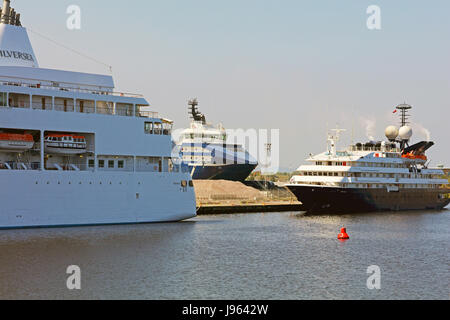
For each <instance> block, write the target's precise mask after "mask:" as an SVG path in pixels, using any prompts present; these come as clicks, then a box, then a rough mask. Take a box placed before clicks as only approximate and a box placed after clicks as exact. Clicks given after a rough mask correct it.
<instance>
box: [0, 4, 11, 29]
mask: <svg viewBox="0 0 450 320" xmlns="http://www.w3.org/2000/svg"><path fill="white" fill-rule="evenodd" d="M9 9H10V0H3V8H2V16H1V19H0V22H1V23H5V24H9Z"/></svg>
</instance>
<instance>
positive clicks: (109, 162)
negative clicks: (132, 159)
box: [108, 160, 114, 169]
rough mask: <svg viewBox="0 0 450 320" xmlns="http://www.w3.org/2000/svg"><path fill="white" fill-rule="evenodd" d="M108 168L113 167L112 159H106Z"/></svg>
mask: <svg viewBox="0 0 450 320" xmlns="http://www.w3.org/2000/svg"><path fill="white" fill-rule="evenodd" d="M108 168H110V169H112V168H114V160H109V161H108Z"/></svg>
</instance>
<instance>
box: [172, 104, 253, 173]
mask: <svg viewBox="0 0 450 320" xmlns="http://www.w3.org/2000/svg"><path fill="white" fill-rule="evenodd" d="M197 106H198V101H197V99H192V100H190V101H189V113H190V115H191V117H192V121H191V125H190V128H189V129H185V130H184V131H183V132H182V134H181V139H180V141H178V143H177V148H176V149H178V152H179V156H180V158H181V160H182V165H183V167H184V168H187V170H188V171H189V172H190V173H191V176H192V178H193V179H195V180H230V181H244V180H245V179H247V177H248V176H249V175H250V173H251V172H252V171H253V170H254V169H255V168H256V167H257V166H258V162H257V161H256V160H255V159H254V158H253V157H252V156H251V155H250V154H249V153H248V152H247V151H246V150H245V149H244V147H243V146H242V145H239V144H228V143H227V133H226V130H225V128H224V127H223V126H222V125H221V124H219V125H218V126H217V127H214V126H213V125H211V124H208V123H207V122H206V117H205V115H204V114H202V113H200V112H199V110H198V109H197Z"/></svg>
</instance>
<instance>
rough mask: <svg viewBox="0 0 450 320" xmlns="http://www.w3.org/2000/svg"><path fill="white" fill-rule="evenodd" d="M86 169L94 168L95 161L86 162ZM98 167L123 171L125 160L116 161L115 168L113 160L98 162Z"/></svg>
mask: <svg viewBox="0 0 450 320" xmlns="http://www.w3.org/2000/svg"><path fill="white" fill-rule="evenodd" d="M88 167H89V168H94V167H95V160H93V159H90V160H89V161H88ZM98 167H99V168H108V169H114V168H118V169H123V168H125V160H117V166H116V161H115V160H107V161H106V160H98Z"/></svg>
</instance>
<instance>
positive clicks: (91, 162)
mask: <svg viewBox="0 0 450 320" xmlns="http://www.w3.org/2000/svg"><path fill="white" fill-rule="evenodd" d="M94 165H95V161H94V160H93V159H89V162H88V166H89V168H93V167H94Z"/></svg>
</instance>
